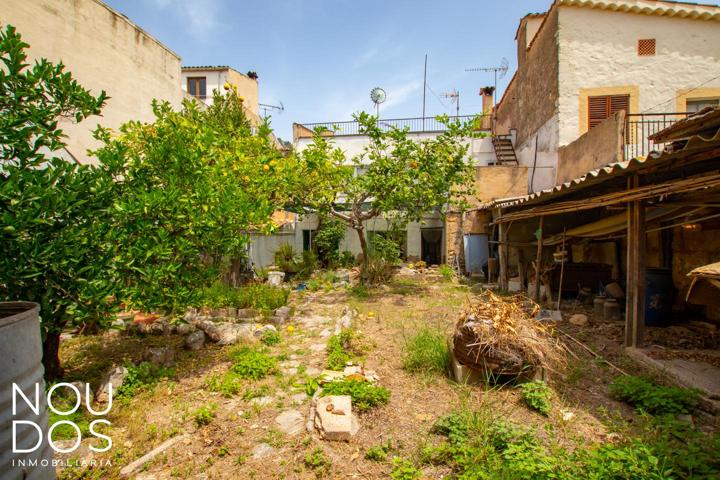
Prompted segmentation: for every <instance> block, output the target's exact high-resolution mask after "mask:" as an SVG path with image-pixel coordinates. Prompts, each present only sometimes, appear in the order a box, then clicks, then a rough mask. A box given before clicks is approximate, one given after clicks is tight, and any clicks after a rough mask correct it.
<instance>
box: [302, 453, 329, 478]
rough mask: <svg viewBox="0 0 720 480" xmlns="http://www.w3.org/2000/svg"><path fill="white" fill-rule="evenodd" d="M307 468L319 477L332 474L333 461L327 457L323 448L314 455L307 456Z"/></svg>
mask: <svg viewBox="0 0 720 480" xmlns="http://www.w3.org/2000/svg"><path fill="white" fill-rule="evenodd" d="M304 463H305V466H306V467H307V468H309V469H311V470H313V471H314V472H315V475H316V476H317V477H322V476H325V475H327V474H329V473H330V469H331V467H332V461H330V459H329V458H328V457H327V455H325V453H324V452H323V451H322V449H321V448H316V449H315V450H313V451H312V453H308V454H306V455H305V461H304Z"/></svg>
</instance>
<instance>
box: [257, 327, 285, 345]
mask: <svg viewBox="0 0 720 480" xmlns="http://www.w3.org/2000/svg"><path fill="white" fill-rule="evenodd" d="M260 341H261V342H262V343H264V344H265V345H267V346H268V347H271V346H273V345H277V344H278V343H280V334H279V333H278V332H276V331H275V330H265V331H264V332H263V334H262V337H260Z"/></svg>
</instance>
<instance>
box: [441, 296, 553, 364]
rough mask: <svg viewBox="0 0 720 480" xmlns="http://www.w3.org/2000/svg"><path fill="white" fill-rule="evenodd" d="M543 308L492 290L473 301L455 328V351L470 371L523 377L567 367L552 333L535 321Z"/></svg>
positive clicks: (521, 297) (529, 301)
mask: <svg viewBox="0 0 720 480" xmlns="http://www.w3.org/2000/svg"><path fill="white" fill-rule="evenodd" d="M539 310H540V307H539V306H538V305H537V304H536V303H535V302H533V301H532V300H530V299H528V298H527V297H525V296H523V295H516V296H513V297H505V298H502V297H499V296H498V295H495V294H494V293H492V292H491V291H489V290H486V291H484V292H482V293H481V294H480V295H478V296H476V297H475V298H474V299H473V300H471V301H470V305H469V306H468V307H467V308H466V309H465V310H464V311H463V312H462V314H461V315H460V319H459V320H458V322H457V325H456V328H455V334H454V337H453V351H454V353H455V357H456V358H457V359H458V361H459V362H460V363H462V364H464V365H466V366H468V367H471V368H475V369H478V370H481V371H484V372H488V373H492V374H497V375H520V374H521V373H524V372H527V371H528V370H534V369H536V368H538V367H543V368H547V369H549V370H554V369H556V368H558V367H559V366H561V364H562V363H563V358H564V357H563V355H562V349H563V347H562V346H561V345H560V344H559V342H558V341H557V339H556V338H555V337H554V336H553V335H552V330H551V328H549V327H548V326H547V325H545V324H543V323H540V322H538V321H537V320H535V315H537V312H538V311H539Z"/></svg>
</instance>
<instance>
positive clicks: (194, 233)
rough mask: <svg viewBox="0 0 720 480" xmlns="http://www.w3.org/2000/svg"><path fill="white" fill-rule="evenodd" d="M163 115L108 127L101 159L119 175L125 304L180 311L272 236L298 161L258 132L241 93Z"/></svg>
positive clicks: (119, 262)
mask: <svg viewBox="0 0 720 480" xmlns="http://www.w3.org/2000/svg"><path fill="white" fill-rule="evenodd" d="M153 108H154V112H155V117H156V119H155V122H154V123H151V124H144V123H140V122H128V123H126V124H124V125H123V126H121V127H120V134H119V135H118V136H112V135H111V133H110V132H109V131H107V130H102V129H101V130H99V131H98V132H97V136H98V138H99V139H101V140H102V141H103V142H104V146H103V147H102V148H101V149H99V150H98V151H96V152H95V153H96V155H97V156H98V158H99V159H100V161H101V163H102V164H104V165H107V166H108V168H110V169H111V170H112V171H113V173H114V175H115V177H116V178H118V181H117V183H116V200H115V202H114V205H113V217H114V224H113V229H112V235H111V239H112V241H113V242H114V243H115V244H116V245H118V247H119V248H118V251H117V254H116V256H115V262H116V268H117V269H118V273H119V275H120V277H121V278H122V279H123V287H122V293H121V296H122V299H123V300H124V301H126V302H127V303H128V305H132V306H133V307H137V308H142V309H146V310H160V311H164V312H170V311H175V310H180V309H184V308H185V307H186V306H187V305H189V304H192V303H193V302H194V301H195V300H196V299H197V295H198V293H199V291H200V289H201V288H202V287H205V286H207V285H209V284H211V283H212V282H213V281H215V280H217V279H218V278H219V276H220V275H221V273H222V272H223V270H224V269H227V268H228V265H229V263H230V262H231V261H232V259H234V258H239V257H242V256H243V255H244V251H245V246H246V245H247V242H248V239H249V237H248V233H249V232H250V231H254V230H257V231H265V232H269V231H271V230H272V228H273V226H272V222H271V216H272V213H273V212H274V211H275V210H277V209H278V208H280V207H282V206H283V205H285V204H286V203H287V202H288V201H289V200H288V199H289V195H288V194H286V193H284V192H289V191H291V190H292V178H293V177H294V175H295V174H294V171H293V157H286V156H283V154H282V152H281V151H279V150H277V149H276V148H275V144H274V140H273V138H272V136H271V130H270V127H269V125H267V124H262V125H259V126H257V127H254V126H253V125H251V123H250V121H249V120H248V118H247V117H246V115H245V112H244V108H243V104H242V100H241V99H240V98H239V97H238V96H237V94H236V92H234V91H229V92H227V93H225V94H224V95H221V94H219V93H216V94H215V97H214V101H213V105H212V106H211V107H209V108H201V105H199V104H197V103H196V102H194V101H186V102H185V103H184V104H183V107H182V109H181V110H180V111H174V110H173V109H172V108H171V106H170V105H169V104H167V103H162V102H155V103H154V104H153Z"/></svg>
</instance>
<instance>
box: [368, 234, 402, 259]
mask: <svg viewBox="0 0 720 480" xmlns="http://www.w3.org/2000/svg"><path fill="white" fill-rule="evenodd" d="M370 251H371V257H373V256H374V257H376V258H377V259H380V260H383V261H385V262H387V263H388V264H390V265H397V264H399V263H400V254H401V252H400V246H399V245H398V244H397V242H395V241H394V240H392V239H390V238H385V237H384V236H382V235H380V234H375V235H374V236H373V237H372V242H371V250H370Z"/></svg>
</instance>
